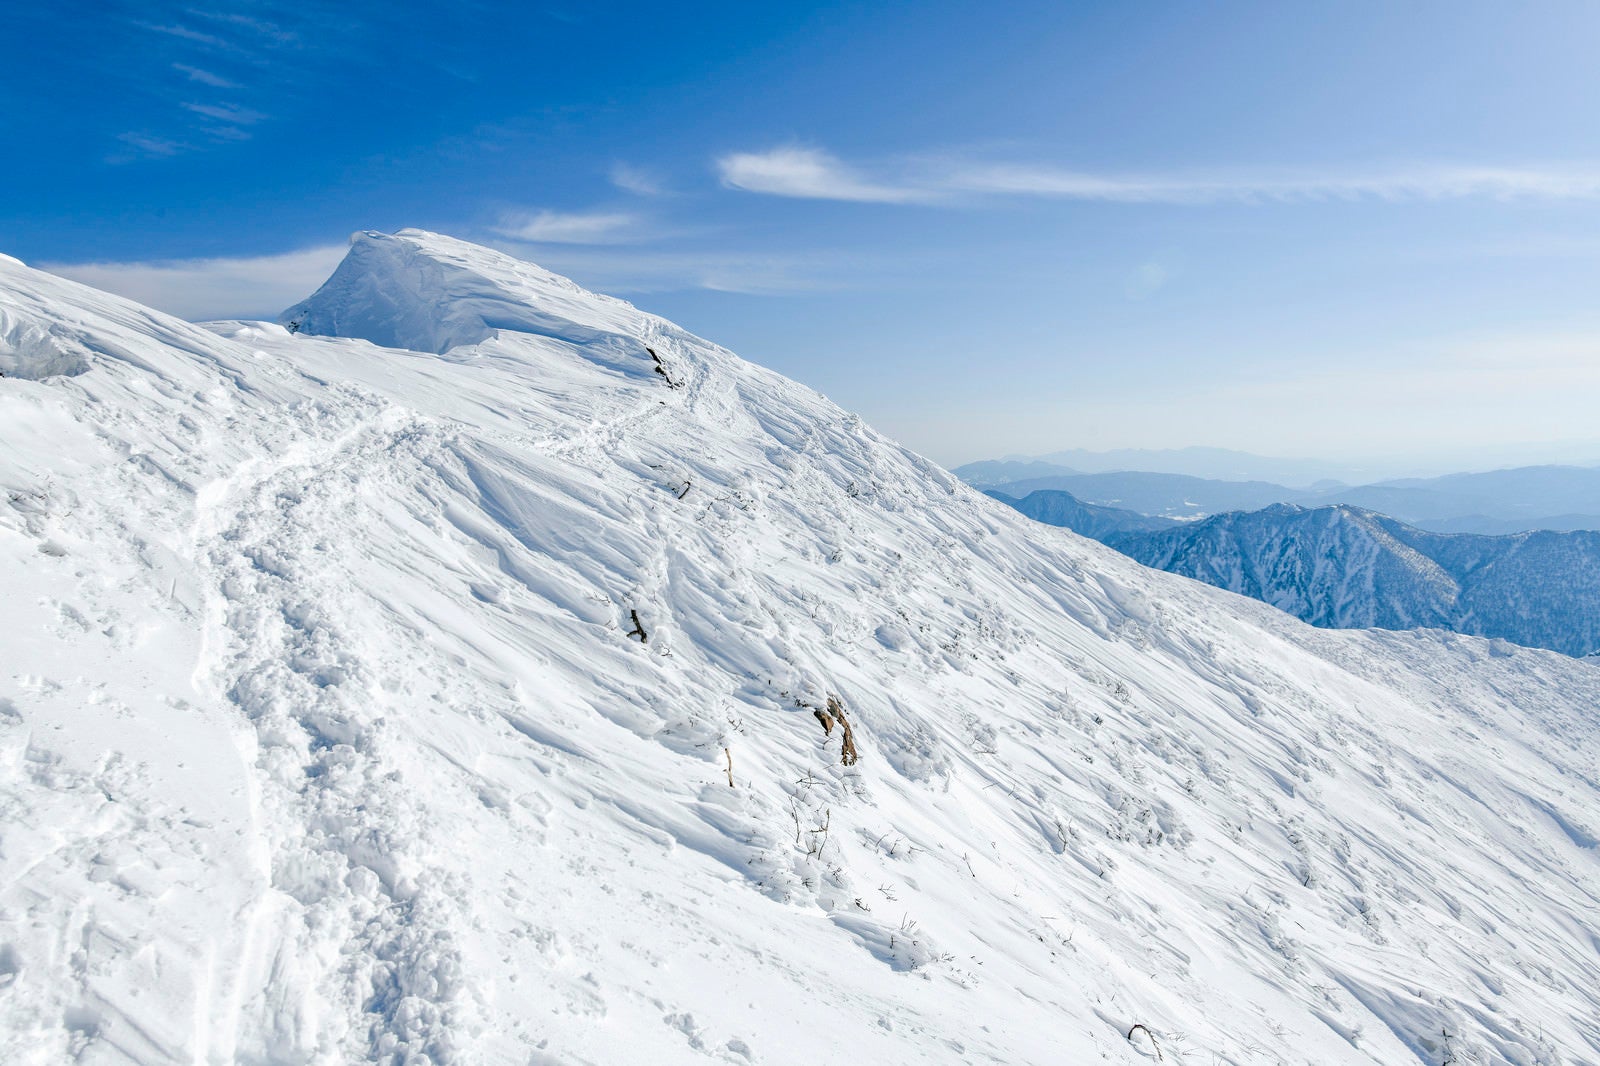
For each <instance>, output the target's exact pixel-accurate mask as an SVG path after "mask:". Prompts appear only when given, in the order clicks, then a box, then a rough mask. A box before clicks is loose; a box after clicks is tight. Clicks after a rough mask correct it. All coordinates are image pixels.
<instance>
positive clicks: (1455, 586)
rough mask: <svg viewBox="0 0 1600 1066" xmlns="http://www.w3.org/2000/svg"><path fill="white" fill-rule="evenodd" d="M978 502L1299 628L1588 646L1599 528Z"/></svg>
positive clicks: (1333, 510)
mask: <svg viewBox="0 0 1600 1066" xmlns="http://www.w3.org/2000/svg"><path fill="white" fill-rule="evenodd" d="M1507 473H1510V472H1507ZM1440 480H1448V479H1440ZM989 495H991V496H994V497H995V498H996V499H999V500H1001V501H1003V502H1005V503H1008V504H1010V505H1011V506H1013V507H1015V508H1016V509H1017V510H1019V511H1021V512H1022V513H1024V514H1026V515H1028V516H1030V517H1032V518H1035V519H1037V520H1039V521H1041V522H1046V523H1048V524H1050V525H1056V526H1064V527H1066V528H1068V529H1072V530H1074V531H1075V532H1078V533H1081V534H1083V535H1084V536H1088V537H1091V538H1093V539H1095V540H1098V541H1101V542H1102V543H1104V544H1107V545H1109V546H1111V547H1114V548H1116V549H1118V550H1119V551H1121V552H1123V553H1125V554H1127V555H1129V556H1131V557H1133V558H1134V559H1137V560H1138V561H1139V562H1141V563H1144V564H1145V565H1146V566H1151V567H1155V568H1157V569H1160V570H1166V571H1168V572H1170V573H1174V574H1182V575H1184V576H1186V577H1192V578H1196V579H1198V580H1200V581H1204V582H1206V583H1208V584H1211V585H1216V586H1218V587H1220V588H1225V589H1228V590H1230V591H1232V592H1237V593H1240V594H1242V595H1245V596H1250V597H1253V598H1255V599H1258V600H1262V601H1264V602H1266V603H1269V604H1272V605H1273V606H1274V607H1278V608H1280V609H1282V610H1284V611H1287V612H1288V613H1290V614H1292V615H1294V616H1296V617H1297V618H1300V619H1302V620H1303V621H1306V622H1310V623H1311V624H1312V625H1316V626H1323V627H1326V628H1339V629H1345V628H1370V627H1376V628H1379V629H1413V628H1418V627H1426V628H1437V629H1449V630H1453V631H1455V632H1458V633H1469V634H1473V635H1476V636H1484V637H1502V638H1504V639H1506V640H1509V641H1512V642H1514V643H1517V644H1522V645H1526V646H1529V647H1537V648H1550V649H1552V650H1555V651H1560V652H1564V653H1566V654H1568V655H1574V656H1584V655H1591V654H1594V653H1595V652H1597V651H1600V533H1596V532H1591V531H1577V532H1552V531H1538V532H1523V533H1517V534H1514V535H1509V536H1482V535H1476V534H1465V533H1434V532H1430V531H1428V530H1424V529H1419V528H1416V527H1415V526H1411V525H1408V524H1406V523H1404V522H1400V521H1397V520H1396V519H1394V518H1391V517H1388V516H1386V515H1382V514H1379V513H1377V512H1375V511H1371V510H1366V509H1363V508H1360V507H1353V506H1349V505H1346V504H1338V505H1331V506H1323V507H1303V506H1298V505H1295V504H1273V505H1271V506H1268V507H1266V508H1263V509H1261V510H1257V511H1248V512H1239V511H1236V512H1229V513H1226V514H1219V515H1215V516H1213V517H1210V518H1206V519H1203V520H1200V521H1193V522H1180V521H1176V520H1172V519H1163V518H1152V517H1150V516H1148V515H1142V514H1139V513H1137V512H1134V511H1130V510H1121V509H1117V508H1108V507H1100V506H1096V505H1094V504H1088V503H1085V502H1083V501H1081V500H1078V499H1076V498H1075V497H1073V496H1072V495H1071V494H1069V493H1066V492H1060V491H1051V490H1045V491H1038V492H1033V493H1030V494H1029V495H1028V496H1026V497H1024V498H1022V499H1017V498H1015V497H1012V496H1008V495H1006V494H1004V493H1001V492H998V491H993V490H991V491H990V493H989Z"/></svg>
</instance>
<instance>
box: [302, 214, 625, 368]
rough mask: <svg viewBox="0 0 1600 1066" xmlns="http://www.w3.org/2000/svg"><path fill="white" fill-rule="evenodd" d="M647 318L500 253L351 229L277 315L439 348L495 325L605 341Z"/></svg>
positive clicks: (395, 344) (425, 236)
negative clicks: (335, 261)
mask: <svg viewBox="0 0 1600 1066" xmlns="http://www.w3.org/2000/svg"><path fill="white" fill-rule="evenodd" d="M647 317H648V316H645V315H643V314H642V313H640V312H639V311H638V310H636V309H635V308H634V307H632V306H631V305H630V304H627V303H625V302H624V301H621V300H617V299H614V298H612V297H609V296H601V295H599V294H597V293H592V292H588V291H587V290H585V289H583V288H581V287H580V286H578V285H577V284H575V283H574V282H572V281H571V280H569V279H567V278H564V277H561V276H560V275H558V274H553V273H551V272H550V271H548V270H545V269H543V268H542V267H538V266H535V265H534V264H532V263H528V262H524V261H523V260H520V259H515V258H512V257H511V256H509V255H506V254H504V253H502V252H497V251H494V250H493V249H490V248H485V247H482V246H481V245H475V244H469V243H467V242H466V241H461V240H457V239H456V238H454V237H447V236H444V235H442V234H438V233H429V232H428V231H426V230H419V229H403V230H401V231H399V232H398V233H394V234H388V233H379V232H376V231H371V230H368V231H363V232H359V233H355V234H353V235H352V236H351V238H350V251H349V253H348V254H347V255H346V256H345V258H344V261H343V262H342V263H340V264H339V267H338V269H337V270H335V271H334V273H333V276H332V277H330V278H329V279H328V281H327V282H326V283H325V284H324V285H323V286H322V287H321V288H320V289H318V290H317V291H316V292H315V293H314V294H312V296H311V297H310V298H309V299H306V300H304V301H302V302H301V303H298V304H296V305H295V306H294V307H291V308H289V309H288V310H287V311H285V312H284V313H283V315H282V316H281V317H280V321H282V322H283V323H284V324H285V325H287V326H288V327H289V328H291V329H294V330H297V331H299V332H302V333H307V334H314V335H318V336H327V337H351V338H359V339H361V340H368V341H371V342H372V343H374V344H377V345H381V346H383V347H385V348H405V349H410V350H412V351H423V352H434V353H436V354H444V353H445V352H448V351H450V350H451V349H452V348H457V347H460V346H462V345H471V344H479V343H482V342H484V341H486V340H489V339H490V338H491V337H493V336H494V335H495V334H496V333H497V332H498V331H506V332H512V333H529V334H535V335H538V336H544V337H552V338H556V339H559V340H563V341H567V342H570V343H573V344H581V345H592V344H596V343H604V342H605V341H606V340H607V339H608V337H611V336H615V335H617V334H623V335H626V334H629V333H636V332H638V330H637V326H638V324H639V322H640V321H641V320H643V319H645V318H647Z"/></svg>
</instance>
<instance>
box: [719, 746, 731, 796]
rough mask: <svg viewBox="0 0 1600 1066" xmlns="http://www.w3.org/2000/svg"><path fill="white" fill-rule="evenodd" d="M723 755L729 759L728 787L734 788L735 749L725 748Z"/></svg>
mask: <svg viewBox="0 0 1600 1066" xmlns="http://www.w3.org/2000/svg"><path fill="white" fill-rule="evenodd" d="M722 754H724V755H726V756H727V757H728V787H729V788H732V787H733V749H732V748H723V749H722Z"/></svg>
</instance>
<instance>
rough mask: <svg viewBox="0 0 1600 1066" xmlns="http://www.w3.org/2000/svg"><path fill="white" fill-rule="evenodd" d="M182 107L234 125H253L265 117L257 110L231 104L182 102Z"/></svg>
mask: <svg viewBox="0 0 1600 1066" xmlns="http://www.w3.org/2000/svg"><path fill="white" fill-rule="evenodd" d="M183 109H184V110H185V111H193V112H194V113H195V114H197V115H204V116H205V117H206V118H210V119H215V120H217V121H218V122H226V123H228V124H230V125H234V126H253V125H255V124H256V123H257V122H260V121H261V120H262V119H264V118H266V117H267V116H266V115H263V114H262V113H261V112H259V111H251V110H250V109H249V108H247V107H236V106H234V105H233V104H184V105H183Z"/></svg>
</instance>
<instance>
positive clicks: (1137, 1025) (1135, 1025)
mask: <svg viewBox="0 0 1600 1066" xmlns="http://www.w3.org/2000/svg"><path fill="white" fill-rule="evenodd" d="M1141 1029H1143V1030H1144V1035H1145V1036H1147V1037H1149V1038H1150V1046H1151V1047H1153V1048H1155V1051H1156V1061H1157V1062H1160V1061H1161V1045H1160V1044H1158V1043H1156V1034H1154V1033H1152V1032H1151V1031H1150V1030H1149V1028H1148V1027H1147V1026H1146V1025H1145V1024H1144V1023H1143V1022H1134V1023H1133V1028H1132V1029H1129V1030H1128V1042H1129V1043H1130V1044H1131V1043H1133V1034H1134V1033H1136V1032H1138V1031H1139V1030H1141Z"/></svg>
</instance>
